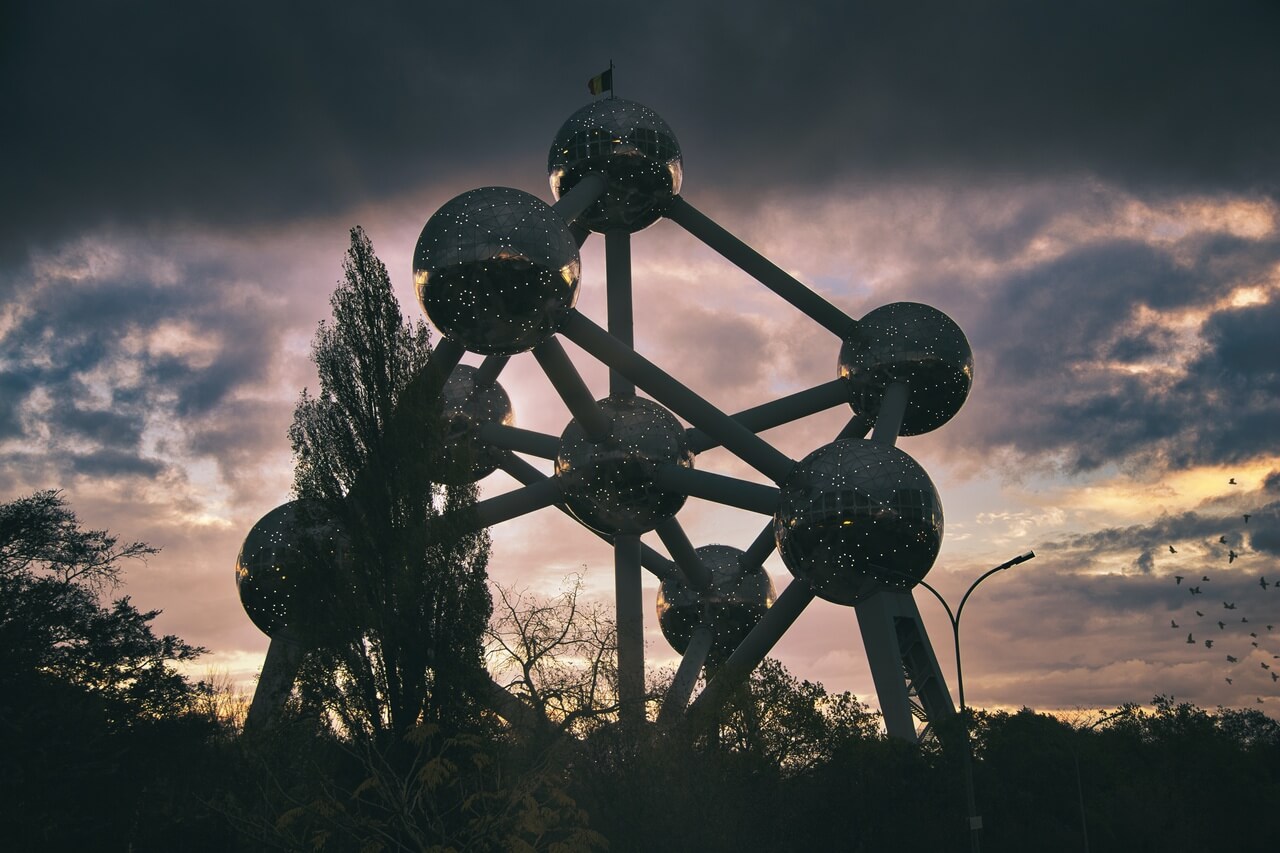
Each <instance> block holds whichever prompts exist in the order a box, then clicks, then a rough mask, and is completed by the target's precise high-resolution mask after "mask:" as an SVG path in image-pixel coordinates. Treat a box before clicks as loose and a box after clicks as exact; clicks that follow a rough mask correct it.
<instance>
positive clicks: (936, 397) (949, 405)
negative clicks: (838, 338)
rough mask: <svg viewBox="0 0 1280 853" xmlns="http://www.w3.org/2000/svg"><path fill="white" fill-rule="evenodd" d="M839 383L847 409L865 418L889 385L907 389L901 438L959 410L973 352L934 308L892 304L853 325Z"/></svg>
mask: <svg viewBox="0 0 1280 853" xmlns="http://www.w3.org/2000/svg"><path fill="white" fill-rule="evenodd" d="M838 369H839V372H840V378H842V379H844V380H845V382H846V384H847V385H848V387H849V405H850V406H852V408H853V411H854V412H855V413H856V414H859V415H867V416H869V417H871V418H873V419H874V418H875V416H876V415H877V414H878V413H879V412H880V401H881V400H882V399H883V397H884V390H885V388H887V387H888V386H889V384H890V383H892V382H905V383H906V384H907V385H908V386H909V387H910V389H911V393H910V394H909V395H908V397H907V411H906V415H905V417H903V419H902V431H901V435H920V434H921V433H925V432H929V431H930V430H933V429H937V428H938V427H940V426H942V425H943V424H944V423H946V422H947V421H948V420H950V419H951V417H952V416H953V415H954V414H955V413H956V412H958V411H960V407H961V406H963V405H964V401H965V398H966V397H968V396H969V388H970V387H971V386H972V385H973V350H972V349H970V347H969V341H968V340H967V339H966V338H965V336H964V332H962V331H960V327H959V326H957V325H956V324H955V322H954V321H953V320H952V319H951V318H950V317H948V316H947V315H946V314H943V313H942V312H941V311H939V310H938V309H936V308H931V307H930V306H928V305H922V304H920V303H919V302H894V303H892V304H890V305H884V306H881V307H880V308H877V309H875V310H874V311H871V312H870V313H868V314H867V315H866V316H865V317H863V318H862V319H861V320H859V321H858V322H857V324H856V325H855V327H854V329H853V331H851V332H850V333H849V334H848V335H847V336H846V337H845V340H844V344H843V345H842V346H841V347H840V359H839V362H838Z"/></svg>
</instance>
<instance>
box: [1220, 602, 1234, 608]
mask: <svg viewBox="0 0 1280 853" xmlns="http://www.w3.org/2000/svg"><path fill="white" fill-rule="evenodd" d="M1222 606H1223V607H1225V608H1226V609H1227V610H1235V609H1236V606H1235V605H1234V604H1232V603H1231V602H1228V601H1224V602H1222Z"/></svg>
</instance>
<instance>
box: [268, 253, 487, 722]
mask: <svg viewBox="0 0 1280 853" xmlns="http://www.w3.org/2000/svg"><path fill="white" fill-rule="evenodd" d="M343 273H344V275H343V279H342V280H341V281H340V282H339V283H338V286H337V288H336V290H335V291H334V293H333V296H332V298H331V300H330V304H331V306H332V308H333V321H332V322H331V323H330V322H325V321H321V323H320V326H319V329H318V330H317V332H316V335H315V339H314V340H313V342H312V359H313V361H314V362H315V365H316V367H317V369H318V373H319V379H320V386H319V390H318V391H317V392H316V394H315V395H314V396H313V395H311V394H310V393H309V392H307V391H305V390H304V391H303V392H302V396H301V398H300V399H299V401H298V405H297V407H296V408H295V410H294V419H293V425H292V426H291V428H290V430H289V439H290V444H291V446H292V448H293V452H294V456H295V461H296V468H295V472H294V492H295V494H296V495H297V497H299V498H313V499H319V500H322V501H325V502H326V503H328V504H329V505H330V506H331V507H332V508H333V510H334V513H335V515H336V516H337V518H338V519H339V521H340V523H341V526H342V527H343V528H344V530H345V533H346V536H347V538H348V539H349V541H350V549H349V552H348V553H347V556H346V558H345V559H342V560H340V561H338V563H337V565H336V567H335V568H332V569H331V570H329V571H326V572H324V573H322V574H321V576H320V577H318V578H317V579H316V584H315V588H314V589H312V590H311V593H312V594H311V596H310V598H311V599H312V602H311V606H310V608H309V610H308V611H307V612H308V613H309V614H310V615H309V616H308V618H307V619H306V624H304V625H302V626H301V631H302V634H303V637H304V638H305V639H306V640H307V641H308V645H309V646H310V647H311V648H312V651H311V652H310V654H309V655H308V659H307V662H306V663H305V664H304V667H303V671H302V674H301V678H300V682H299V683H300V686H301V687H302V692H303V695H304V698H305V699H309V700H310V701H314V702H317V703H320V704H322V705H323V706H324V707H325V708H327V709H328V710H329V711H330V712H331V713H333V714H334V715H335V716H336V717H337V718H338V719H339V720H340V721H341V724H342V727H343V728H344V729H345V730H346V731H348V732H351V733H355V732H364V733H367V734H370V735H375V736H376V735H380V734H383V733H391V734H403V733H405V732H407V731H408V730H409V729H411V728H412V727H413V726H415V725H417V724H418V723H420V722H424V721H425V722H440V723H446V724H448V723H456V722H458V721H459V720H461V719H462V718H464V717H465V716H466V715H468V714H471V713H474V697H476V696H477V695H479V691H481V690H483V688H484V685H485V684H486V683H487V675H486V673H485V671H484V668H483V648H482V644H483V635H484V630H485V626H486V624H487V621H488V618H489V613H490V609H491V608H490V600H489V593H488V588H487V585H486V576H485V567H486V564H487V562H488V555H489V539H488V535H487V533H486V532H485V531H483V530H475V529H474V528H473V527H472V525H470V523H469V510H470V508H471V507H472V506H473V505H474V503H475V498H476V488H475V486H474V485H470V484H468V485H456V486H446V485H443V484H442V483H441V481H442V480H443V479H455V478H448V477H442V476H441V474H442V469H441V466H443V465H446V464H457V463H450V462H448V461H447V454H445V453H443V452H441V442H442V438H443V429H442V420H441V417H440V413H439V407H438V403H437V400H436V399H435V398H436V395H435V394H434V393H433V392H432V390H431V389H433V388H438V387H439V379H440V377H433V376H432V373H433V371H434V370H435V367H434V366H433V363H432V358H431V337H430V330H429V329H428V328H427V326H426V324H425V323H423V322H422V321H421V320H418V321H417V322H414V323H406V322H405V320H404V318H403V316H402V315H401V313H400V306H399V303H398V302H397V300H396V298H395V294H394V293H393V291H392V288H391V281H390V278H389V277H388V275H387V270H386V267H385V266H384V265H383V263H382V262H381V261H380V260H379V259H378V257H377V255H375V254H374V251H373V246H372V244H371V243H370V241H369V238H368V237H367V236H366V235H365V233H364V231H363V230H361V229H360V228H353V229H352V231H351V246H350V248H349V249H348V251H347V255H346V258H345V261H344V264H343Z"/></svg>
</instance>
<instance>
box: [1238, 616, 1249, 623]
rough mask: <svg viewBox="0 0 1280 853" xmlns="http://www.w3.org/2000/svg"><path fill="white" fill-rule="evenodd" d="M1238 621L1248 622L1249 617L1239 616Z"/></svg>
mask: <svg viewBox="0 0 1280 853" xmlns="http://www.w3.org/2000/svg"><path fill="white" fill-rule="evenodd" d="M1240 621H1241V622H1248V621H1249V617H1248V616H1241V617H1240Z"/></svg>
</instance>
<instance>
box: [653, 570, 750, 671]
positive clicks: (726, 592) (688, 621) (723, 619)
mask: <svg viewBox="0 0 1280 853" xmlns="http://www.w3.org/2000/svg"><path fill="white" fill-rule="evenodd" d="M697 554H698V557H699V558H700V559H701V560H702V564H703V565H704V566H706V567H707V568H708V569H709V570H710V571H711V587H710V588H709V589H707V590H706V591H705V592H699V591H698V590H696V589H693V588H692V587H690V586H688V585H687V584H686V583H684V581H683V580H681V579H679V578H668V579H666V580H664V581H663V582H662V585H661V586H660V587H659V588H658V624H659V625H660V626H661V627H662V636H664V637H666V638H667V642H668V643H670V644H671V648H673V649H675V650H676V651H677V652H680V653H681V654H684V652H685V650H686V649H687V648H688V647H689V640H690V639H691V638H692V637H693V632H694V629H696V628H697V627H698V625H700V624H702V623H706V624H707V625H709V626H710V627H711V630H712V636H713V639H712V642H711V651H710V652H709V653H708V658H709V659H711V660H724V659H725V658H727V657H728V656H729V655H730V654H731V653H732V652H733V650H734V649H736V648H737V647H738V644H739V643H741V642H742V640H743V638H744V637H746V636H747V634H748V633H749V632H750V631H751V629H752V628H754V627H755V626H756V623H757V622H759V621H760V617H761V616H763V615H764V612H765V611H766V610H768V609H769V608H770V607H771V606H772V605H773V600H774V598H775V594H774V590H773V581H772V580H771V579H770V578H769V574H768V572H766V571H765V570H764V568H763V567H761V566H746V565H744V564H743V562H742V558H743V556H744V554H743V552H742V551H739V550H738V549H737V548H730V547H729V546H728V545H704V546H702V547H701V548H698V549H697Z"/></svg>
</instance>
